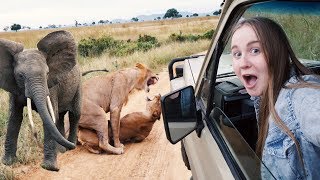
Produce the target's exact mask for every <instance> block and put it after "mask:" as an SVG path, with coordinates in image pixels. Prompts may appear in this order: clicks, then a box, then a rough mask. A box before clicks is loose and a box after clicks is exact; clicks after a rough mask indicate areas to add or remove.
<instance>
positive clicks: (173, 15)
mask: <svg viewBox="0 0 320 180" xmlns="http://www.w3.org/2000/svg"><path fill="white" fill-rule="evenodd" d="M220 13H221V9H219V10H217V11H214V12H213V15H215V16H217V15H220ZM197 16H199V14H198V13H193V14H192V15H190V16H189V15H186V17H197ZM207 16H210V15H209V14H208V15H207ZM181 17H182V15H181V14H180V13H179V11H178V10H177V9H175V8H171V9H168V10H167V11H166V13H165V14H164V16H163V17H162V19H168V18H181ZM160 19H161V17H160V16H159V17H157V18H154V20H160ZM131 21H132V22H138V21H139V19H138V18H137V17H133V18H131ZM95 24H96V22H92V23H91V24H87V23H83V24H81V23H79V22H78V21H77V20H76V21H75V27H78V26H88V25H95ZM98 24H112V21H109V20H100V21H98ZM58 27H61V25H60V26H56V25H54V24H52V25H48V27H46V28H58ZM42 28H43V27H42V26H40V27H39V29H42ZM9 29H10V30H11V31H16V32H17V31H18V30H20V29H31V28H30V27H28V26H21V25H20V24H16V23H14V24H13V25H11V26H10V27H9V26H6V27H5V28H4V29H3V30H4V31H8V30H9Z"/></svg>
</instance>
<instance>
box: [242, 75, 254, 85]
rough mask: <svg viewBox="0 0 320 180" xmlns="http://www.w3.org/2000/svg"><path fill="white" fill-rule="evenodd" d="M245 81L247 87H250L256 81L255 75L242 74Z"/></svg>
mask: <svg viewBox="0 0 320 180" xmlns="http://www.w3.org/2000/svg"><path fill="white" fill-rule="evenodd" d="M242 77H243V79H244V81H245V86H246V87H247V88H252V87H253V86H254V85H255V84H256V82H257V79H258V78H257V76H255V75H243V76H242Z"/></svg>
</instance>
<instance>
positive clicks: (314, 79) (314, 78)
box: [286, 74, 320, 85]
mask: <svg viewBox="0 0 320 180" xmlns="http://www.w3.org/2000/svg"><path fill="white" fill-rule="evenodd" d="M301 80H302V81H304V82H307V83H315V84H318V85H320V76H319V75H315V74H310V75H303V76H299V77H298V76H292V77H291V78H290V79H289V80H288V82H287V83H286V85H288V84H296V83H299V82H301Z"/></svg>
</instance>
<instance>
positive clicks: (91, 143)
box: [78, 94, 161, 154]
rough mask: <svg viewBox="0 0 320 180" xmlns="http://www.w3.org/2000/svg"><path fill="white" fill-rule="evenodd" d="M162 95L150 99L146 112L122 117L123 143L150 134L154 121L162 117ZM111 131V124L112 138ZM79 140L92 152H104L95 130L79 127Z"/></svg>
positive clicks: (135, 140)
mask: <svg viewBox="0 0 320 180" xmlns="http://www.w3.org/2000/svg"><path fill="white" fill-rule="evenodd" d="M160 97H161V96H160V94H159V95H157V96H155V98H154V99H153V100H150V99H148V102H147V104H146V110H145V111H144V112H133V113H129V114H127V115H125V116H124V117H123V118H121V120H120V141H121V142H122V143H124V142H140V141H142V140H144V139H145V138H146V137H147V136H148V135H149V134H150V131H151V130H152V126H153V124H154V122H155V121H156V120H159V119H160V115H161V104H160ZM103 125H104V124H103ZM111 131H112V130H111V126H109V138H110V139H112V132H111ZM78 141H79V142H80V143H81V144H82V145H83V146H84V147H85V148H86V149H88V150H89V151H90V152H92V153H95V154H100V153H101V152H103V149H101V148H100V147H99V140H98V136H97V133H96V131H95V130H91V129H86V128H81V127H79V130H78Z"/></svg>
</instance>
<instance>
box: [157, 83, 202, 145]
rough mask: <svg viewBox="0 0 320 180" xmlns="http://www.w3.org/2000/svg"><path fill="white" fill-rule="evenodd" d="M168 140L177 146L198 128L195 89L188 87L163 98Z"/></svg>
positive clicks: (164, 120) (162, 104)
mask: <svg viewBox="0 0 320 180" xmlns="http://www.w3.org/2000/svg"><path fill="white" fill-rule="evenodd" d="M161 108H162V116H163V122H164V127H165V131H166V136H167V139H168V140H169V141H170V142H171V143H172V144H175V143H177V142H179V141H180V140H181V139H182V138H184V137H185V136H187V135H188V134H190V133H191V132H192V131H193V130H195V129H196V127H197V110H196V102H195V97H194V89H193V87H192V86H187V87H184V88H182V89H178V90H176V91H174V92H171V93H169V94H166V95H164V96H162V97H161Z"/></svg>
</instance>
